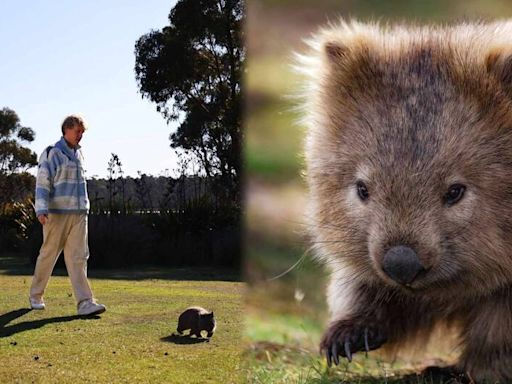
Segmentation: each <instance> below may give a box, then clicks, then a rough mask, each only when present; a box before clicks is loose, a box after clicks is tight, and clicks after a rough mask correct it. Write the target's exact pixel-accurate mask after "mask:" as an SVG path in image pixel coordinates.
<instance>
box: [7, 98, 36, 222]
mask: <svg viewBox="0 0 512 384" xmlns="http://www.w3.org/2000/svg"><path fill="white" fill-rule="evenodd" d="M34 137H35V133H34V131H33V130H32V129H31V128H28V127H23V126H22V125H21V124H20V119H19V117H18V115H17V114H16V112H14V111H13V110H12V109H9V108H3V109H1V110H0V214H5V212H6V210H8V209H10V207H11V206H12V204H13V203H14V202H15V201H18V200H23V199H25V198H27V197H28V196H30V194H31V193H32V192H33V187H34V178H33V177H32V176H31V175H30V174H28V173H27V172H26V171H27V170H28V169H29V168H31V167H33V166H35V165H37V156H36V154H35V153H34V152H33V151H31V150H30V149H29V148H26V147H24V146H23V143H25V142H28V143H30V142H32V141H33V140H34Z"/></svg>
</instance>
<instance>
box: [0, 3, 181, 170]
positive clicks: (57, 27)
mask: <svg viewBox="0 0 512 384" xmlns="http://www.w3.org/2000/svg"><path fill="white" fill-rule="evenodd" d="M174 4H175V1H169V0H103V1H100V0H87V1H78V0H32V1H28V0H21V1H20V0H2V1H1V2H0V108H3V107H9V108H11V109H13V110H14V111H16V113H17V114H18V116H19V117H20V120H21V124H22V125H24V126H28V127H31V128H32V129H34V130H35V132H36V139H35V141H34V142H33V143H32V144H30V145H29V146H30V148H31V149H33V150H34V151H36V152H37V153H38V155H39V153H40V152H41V151H42V150H43V149H44V148H46V146H48V145H50V144H53V143H55V142H56V141H58V140H59V138H60V136H61V132H60V125H61V123H62V120H63V119H64V117H65V116H67V115H69V114H71V113H80V114H82V115H83V116H84V117H85V119H86V121H87V122H88V124H89V130H88V131H87V132H86V133H85V135H84V138H83V139H82V142H81V145H82V149H83V153H84V155H85V160H86V169H87V175H88V177H91V176H93V175H98V176H100V177H105V176H106V175H107V170H106V169H107V163H108V160H109V159H110V156H111V153H112V152H114V153H116V154H117V155H119V157H120V159H121V162H122V163H123V169H124V171H125V174H127V175H131V176H136V173H137V171H138V170H140V171H142V172H145V173H148V174H153V175H158V174H160V173H162V172H163V171H164V170H165V169H169V170H172V169H174V168H175V156H174V154H173V150H172V149H171V148H170V147H169V144H170V142H169V139H168V137H169V134H170V133H171V131H172V130H173V127H172V124H171V125H170V126H168V125H167V123H166V121H165V119H164V118H163V117H162V115H160V114H159V113H158V112H156V109H155V105H154V104H152V103H151V102H150V101H148V100H147V99H144V100H143V99H142V98H141V95H140V94H139V93H138V92H137V85H136V82H135V73H134V63H135V55H134V46H135V42H136V40H137V39H138V38H139V37H140V36H142V35H143V34H145V33H148V32H149V31H150V30H152V29H161V28H162V27H164V26H166V25H168V24H169V21H168V15H169V12H170V10H171V8H172V7H173V5H174Z"/></svg>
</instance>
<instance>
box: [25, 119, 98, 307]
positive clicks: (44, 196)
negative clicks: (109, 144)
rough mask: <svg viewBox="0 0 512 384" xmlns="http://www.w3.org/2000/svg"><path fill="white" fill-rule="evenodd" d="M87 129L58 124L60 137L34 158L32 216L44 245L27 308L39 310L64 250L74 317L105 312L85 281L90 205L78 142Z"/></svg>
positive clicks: (75, 122)
mask: <svg viewBox="0 0 512 384" xmlns="http://www.w3.org/2000/svg"><path fill="white" fill-rule="evenodd" d="M85 129H86V124H85V122H84V120H83V119H82V118H81V117H80V116H77V115H71V116H68V117H66V119H65V120H64V122H63V123H62V135H63V136H62V138H61V139H60V141H58V142H57V143H56V144H55V145H54V146H50V147H48V148H46V149H45V150H44V152H43V153H42V154H41V156H40V158H39V166H38V170H37V181H36V202H35V206H36V207H35V208H36V216H37V219H38V220H39V222H40V223H41V224H42V226H43V245H42V246H41V250H40V251H39V256H38V257H37V263H36V268H35V271H34V277H33V279H32V286H31V287H30V307H31V308H32V309H44V308H45V304H44V301H43V294H44V290H45V289H46V286H47V284H48V280H49V279H50V276H51V274H52V271H53V267H54V266H55V263H56V261H57V258H58V257H59V254H60V253H61V252H62V250H64V261H65V262H66V269H67V271H68V275H69V278H70V280H71V284H72V286H73V291H74V293H75V299H76V302H77V303H78V305H77V307H78V314H79V315H93V314H99V313H102V312H105V309H106V308H105V306H104V305H103V304H98V303H97V302H96V300H95V299H94V296H93V294H92V290H91V287H90V285H89V282H88V280H87V259H88V258H89V246H88V243H87V212H88V210H89V200H88V198H87V187H86V184H85V176H84V169H83V166H82V161H83V156H82V153H81V152H80V145H78V143H79V142H80V140H81V139H82V135H83V133H84V131H85Z"/></svg>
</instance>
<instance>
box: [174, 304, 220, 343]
mask: <svg viewBox="0 0 512 384" xmlns="http://www.w3.org/2000/svg"><path fill="white" fill-rule="evenodd" d="M187 329H190V333H189V335H190V336H192V335H196V337H202V336H201V331H206V332H208V335H207V337H208V338H210V337H212V336H213V332H214V331H215V318H214V317H213V312H208V311H207V310H206V309H204V308H201V307H190V308H187V309H186V310H185V311H184V312H183V313H182V314H181V315H180V317H179V319H178V329H177V331H178V333H179V334H180V335H182V334H183V332H184V331H186V330H187Z"/></svg>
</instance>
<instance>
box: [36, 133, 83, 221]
mask: <svg viewBox="0 0 512 384" xmlns="http://www.w3.org/2000/svg"><path fill="white" fill-rule="evenodd" d="M82 162H83V156H82V153H81V152H80V146H79V147H78V148H77V149H76V150H75V149H72V148H70V147H69V146H68V145H67V144H66V141H65V140H64V137H62V138H61V139H60V141H58V142H57V143H56V144H55V146H53V147H48V148H47V149H45V150H44V151H43V153H42V154H41V156H40V157H39V166H38V169H37V180H36V204H35V205H36V215H37V216H39V215H46V214H48V213H87V212H88V210H89V199H88V198H87V186H86V183H85V174H84V169H83V166H82Z"/></svg>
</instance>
